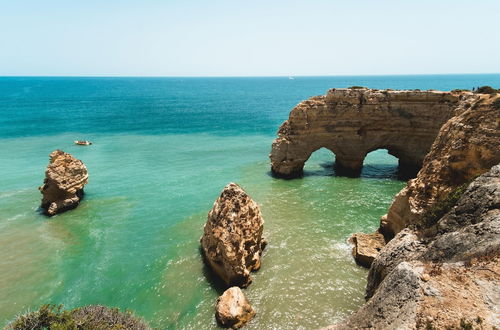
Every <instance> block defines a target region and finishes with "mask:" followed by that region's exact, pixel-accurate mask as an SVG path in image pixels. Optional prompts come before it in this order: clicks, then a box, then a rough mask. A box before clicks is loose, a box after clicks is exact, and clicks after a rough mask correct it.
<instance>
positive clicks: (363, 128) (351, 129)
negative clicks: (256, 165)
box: [270, 88, 479, 177]
mask: <svg viewBox="0 0 500 330" xmlns="http://www.w3.org/2000/svg"><path fill="white" fill-rule="evenodd" d="M478 98H479V96H478V95H476V94H473V93H471V92H457V93H453V92H438V91H419V90H407V91H393V90H376V89H367V88H357V89H352V88H351V89H331V90H329V91H328V93H327V94H326V95H324V96H315V97H312V98H310V99H309V100H306V101H303V102H301V103H300V104H298V105H297V106H296V107H295V108H294V109H293V110H292V111H291V112H290V116H289V118H288V120H286V121H285V122H284V123H283V124H282V125H281V127H280V128H279V130H278V137H277V138H276V140H274V142H273V145H272V150H271V154H270V158H271V169H272V172H273V173H274V174H275V175H277V176H283V177H296V176H300V175H301V174H302V169H303V167H304V163H305V162H306V161H307V159H309V157H310V156H311V154H312V153H313V152H314V151H316V150H318V149H320V148H323V147H324V148H327V149H329V150H331V151H332V152H333V153H334V154H335V160H336V161H335V167H336V171H337V173H339V174H346V175H357V174H359V173H360V171H361V168H362V166H363V160H364V158H365V156H366V154H367V153H369V152H371V151H373V150H377V149H387V150H388V151H389V153H390V154H391V155H394V156H395V157H397V158H398V159H399V165H400V170H402V171H408V172H411V171H414V173H416V170H418V169H419V168H420V167H421V165H422V161H423V159H424V157H425V155H426V154H427V153H428V152H429V149H430V147H431V145H432V143H433V141H434V140H435V138H436V136H437V134H438V132H439V129H440V128H441V126H442V125H443V124H444V123H445V122H446V121H447V120H448V119H450V118H451V117H453V116H455V115H456V114H458V113H459V112H460V111H464V109H466V108H468V107H471V105H472V104H473V103H474V101H475V100H476V99H478Z"/></svg>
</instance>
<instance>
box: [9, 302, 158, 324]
mask: <svg viewBox="0 0 500 330" xmlns="http://www.w3.org/2000/svg"><path fill="white" fill-rule="evenodd" d="M5 329H6V330H25V329H33V330H42V329H47V330H91V329H101V330H121V329H139V330H146V329H149V326H148V325H147V324H146V323H144V321H142V320H141V319H139V318H137V317H135V316H134V315H133V314H132V313H131V312H129V311H126V312H120V311H119V310H118V309H117V308H108V307H105V306H99V305H95V306H94V305H91V306H84V307H78V308H75V309H72V310H63V309H62V305H43V306H41V307H40V309H38V310H37V311H34V312H30V313H27V314H24V315H21V316H19V317H17V318H16V319H15V320H14V321H12V322H11V323H10V324H9V325H7V326H6V327H5Z"/></svg>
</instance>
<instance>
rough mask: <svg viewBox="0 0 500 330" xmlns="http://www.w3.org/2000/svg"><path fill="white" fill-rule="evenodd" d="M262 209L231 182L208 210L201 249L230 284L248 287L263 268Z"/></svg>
mask: <svg viewBox="0 0 500 330" xmlns="http://www.w3.org/2000/svg"><path fill="white" fill-rule="evenodd" d="M263 230H264V220H263V219H262V215H261V213H260V208H259V206H258V205H257V203H255V202H254V201H253V200H252V199H251V198H250V196H248V195H247V193H246V192H245V191H244V190H243V189H242V188H241V187H240V186H238V185H237V184H235V183H230V184H228V185H227V186H226V187H225V188H224V190H223V191H222V193H221V195H220V196H219V198H218V199H217V200H216V201H215V203H214V206H213V208H212V210H211V211H210V212H209V213H208V219H207V222H206V224H205V229H204V234H203V236H202V238H201V249H202V252H203V255H204V257H205V260H206V262H207V264H208V265H209V266H210V267H211V269H212V270H213V271H214V272H215V273H216V274H217V275H218V276H219V277H220V278H221V279H222V280H223V281H224V282H225V283H226V285H228V286H231V285H237V286H240V287H246V286H248V285H249V284H250V283H251V282H252V279H251V277H250V272H251V271H253V270H258V269H259V268H260V258H261V255H262V250H263V248H264V246H265V240H264V239H263V237H262V232H263Z"/></svg>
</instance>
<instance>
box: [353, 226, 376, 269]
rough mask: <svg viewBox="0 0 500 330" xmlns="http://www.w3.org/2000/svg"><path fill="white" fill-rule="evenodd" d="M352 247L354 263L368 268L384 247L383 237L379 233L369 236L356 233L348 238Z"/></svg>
mask: <svg viewBox="0 0 500 330" xmlns="http://www.w3.org/2000/svg"><path fill="white" fill-rule="evenodd" d="M349 242H351V243H352V244H353V245H354V247H353V248H352V255H353V257H354V260H356V262H357V263H358V264H359V265H361V266H363V267H366V268H370V266H371V264H372V262H373V260H374V259H375V257H377V255H378V254H379V252H380V250H382V248H383V247H384V246H385V240H384V235H382V234H381V233H379V232H374V233H371V234H364V233H356V234H353V235H352V236H351V237H350V238H349Z"/></svg>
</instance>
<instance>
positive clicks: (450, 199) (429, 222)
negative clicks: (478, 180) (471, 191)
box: [417, 180, 472, 229]
mask: <svg viewBox="0 0 500 330" xmlns="http://www.w3.org/2000/svg"><path fill="white" fill-rule="evenodd" d="M471 182H472V180H470V181H468V182H466V183H464V184H462V185H460V186H458V187H457V188H455V189H454V190H452V191H451V192H450V193H449V194H448V195H446V196H445V197H443V198H441V199H440V200H438V201H437V202H436V204H434V206H432V207H430V208H429V209H428V210H427V211H426V212H425V213H424V214H423V215H422V217H421V218H420V221H419V223H417V228H418V229H425V228H430V227H432V226H434V225H435V224H436V223H437V222H438V221H439V219H441V218H442V217H443V216H444V215H445V214H446V213H448V212H450V210H451V209H452V207H453V206H455V205H456V204H457V202H458V200H459V199H460V197H462V195H463V193H464V192H465V190H466V189H467V187H468V186H469V184H470V183H471Z"/></svg>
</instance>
